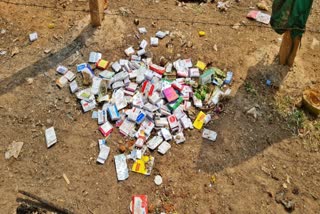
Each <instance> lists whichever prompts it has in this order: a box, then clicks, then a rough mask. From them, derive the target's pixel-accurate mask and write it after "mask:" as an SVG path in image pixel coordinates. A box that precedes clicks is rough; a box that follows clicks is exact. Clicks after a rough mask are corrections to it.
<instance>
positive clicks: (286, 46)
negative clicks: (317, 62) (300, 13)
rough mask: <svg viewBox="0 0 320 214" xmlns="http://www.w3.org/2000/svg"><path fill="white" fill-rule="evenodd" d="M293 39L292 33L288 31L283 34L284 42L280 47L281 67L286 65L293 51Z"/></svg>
mask: <svg viewBox="0 0 320 214" xmlns="http://www.w3.org/2000/svg"><path fill="white" fill-rule="evenodd" d="M292 43H293V42H292V38H291V33H290V31H286V32H285V33H284V34H283V37H282V42H281V46H280V51H279V58H280V64H281V65H286V64H287V61H288V58H289V55H290V52H291V49H292Z"/></svg>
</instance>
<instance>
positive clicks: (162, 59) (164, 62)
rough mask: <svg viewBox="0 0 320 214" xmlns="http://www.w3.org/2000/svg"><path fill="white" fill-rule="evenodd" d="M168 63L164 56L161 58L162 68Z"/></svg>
mask: <svg viewBox="0 0 320 214" xmlns="http://www.w3.org/2000/svg"><path fill="white" fill-rule="evenodd" d="M167 63H168V60H167V59H166V58H165V57H164V56H162V57H160V66H162V67H164V66H165V65H166V64H167Z"/></svg>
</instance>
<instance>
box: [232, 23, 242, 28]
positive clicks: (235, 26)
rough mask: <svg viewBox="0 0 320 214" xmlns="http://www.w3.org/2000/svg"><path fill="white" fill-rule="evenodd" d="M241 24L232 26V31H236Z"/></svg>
mask: <svg viewBox="0 0 320 214" xmlns="http://www.w3.org/2000/svg"><path fill="white" fill-rule="evenodd" d="M240 26H241V24H240V23H235V24H234V25H233V26H232V29H235V30H238V29H239V28H240Z"/></svg>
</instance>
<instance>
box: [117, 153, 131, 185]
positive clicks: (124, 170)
mask: <svg viewBox="0 0 320 214" xmlns="http://www.w3.org/2000/svg"><path fill="white" fill-rule="evenodd" d="M114 163H115V166H116V172H117V178H118V180H119V181H123V180H126V179H127V178H128V177H129V170H128V166H127V159H126V156H125V155H124V154H120V155H116V156H114Z"/></svg>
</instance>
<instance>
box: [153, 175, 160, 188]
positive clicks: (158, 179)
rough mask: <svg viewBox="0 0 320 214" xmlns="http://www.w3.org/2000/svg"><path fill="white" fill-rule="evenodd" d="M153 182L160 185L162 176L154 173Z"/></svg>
mask: <svg viewBox="0 0 320 214" xmlns="http://www.w3.org/2000/svg"><path fill="white" fill-rule="evenodd" d="M154 183H155V184H156V185H157V186H160V185H161V184H162V177H161V176H160V175H156V176H155V177H154Z"/></svg>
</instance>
